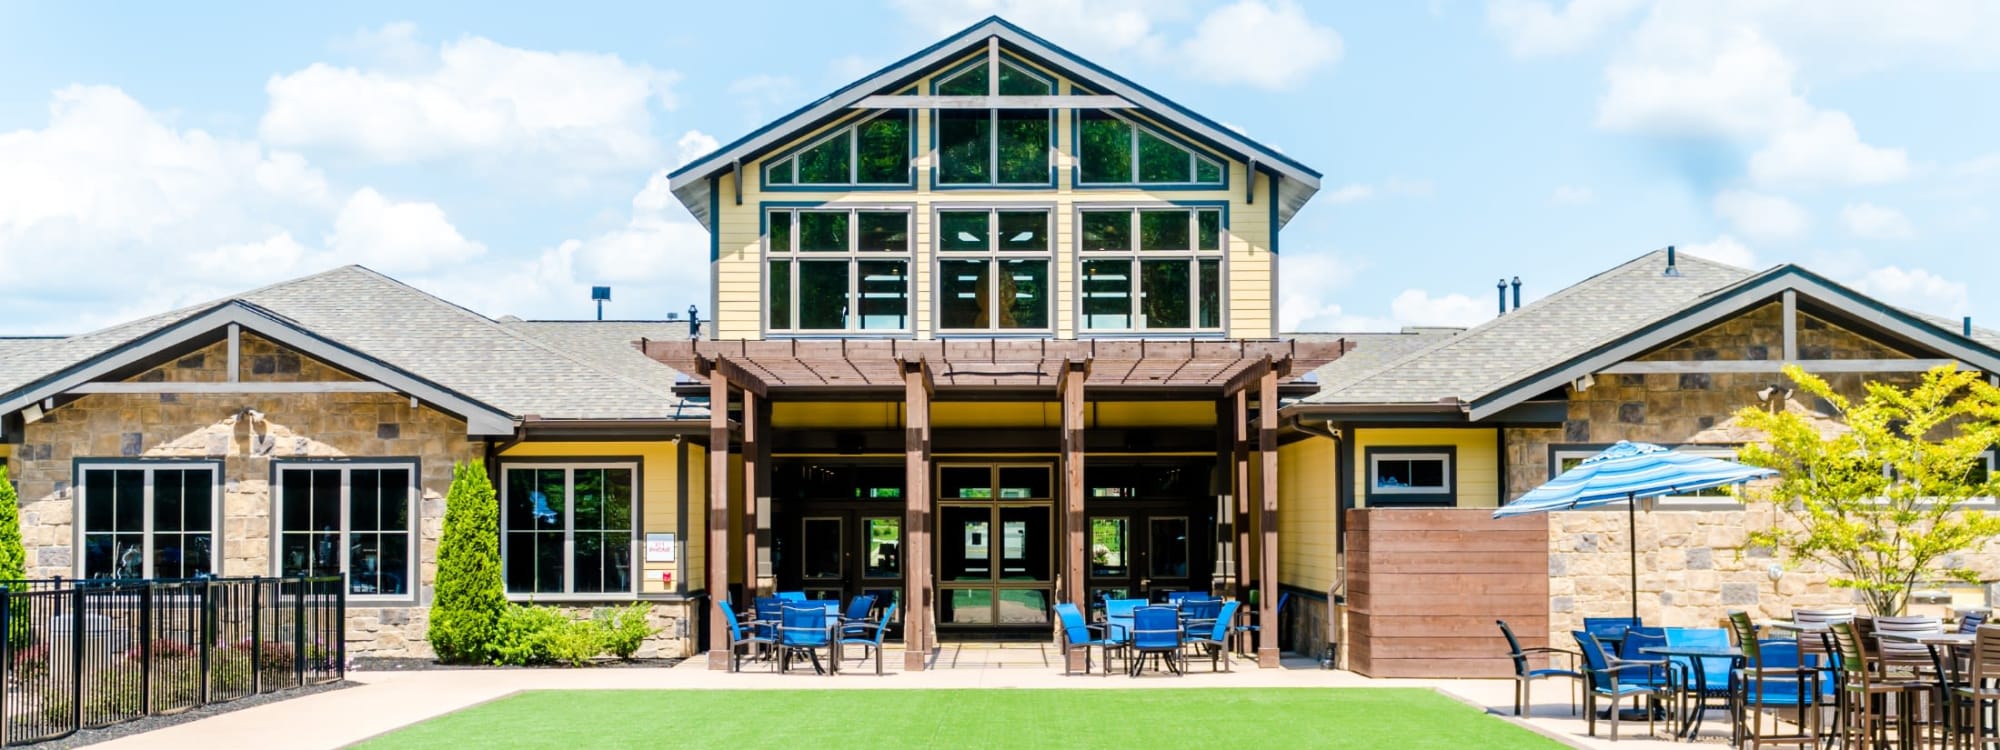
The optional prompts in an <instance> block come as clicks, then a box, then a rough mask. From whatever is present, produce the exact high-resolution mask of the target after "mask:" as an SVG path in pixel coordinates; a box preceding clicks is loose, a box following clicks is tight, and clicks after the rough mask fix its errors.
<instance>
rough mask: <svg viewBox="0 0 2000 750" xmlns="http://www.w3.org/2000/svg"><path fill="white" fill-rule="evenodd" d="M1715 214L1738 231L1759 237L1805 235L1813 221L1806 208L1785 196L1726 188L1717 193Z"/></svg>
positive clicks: (1787, 237) (1777, 237)
mask: <svg viewBox="0 0 2000 750" xmlns="http://www.w3.org/2000/svg"><path fill="white" fill-rule="evenodd" d="M1715 213H1716V214H1717V215H1719V216H1721V217H1722V218H1724V219H1727V220H1728V221H1729V222H1730V224H1732V225H1734V226H1735V227H1736V231H1738V232H1742V233H1744V234H1747V235H1750V236H1751V237H1753V238H1757V239H1789V238H1794V237H1798V236H1799V235H1802V234H1805V231H1806V229H1807V228H1808V227H1809V226H1810V225H1811V224H1812V219H1811V217H1810V216H1808V215H1807V214H1806V210H1805V209H1804V208H1802V207H1800V206H1799V204H1797V203H1793V202H1792V201H1790V200H1789V199H1786V198H1785V197H1783V196H1779V195H1771V194H1769V193H1758V192H1753V191H1749V190H1724V191H1722V192H1720V193H1717V194H1716V195H1715Z"/></svg>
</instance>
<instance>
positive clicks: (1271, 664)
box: [1257, 371, 1278, 669]
mask: <svg viewBox="0 0 2000 750" xmlns="http://www.w3.org/2000/svg"><path fill="white" fill-rule="evenodd" d="M1257 451H1258V458H1259V459H1260V461H1259V465H1258V472H1257V481H1258V482H1259V483H1261V486H1259V487H1258V488H1257V490H1258V492H1257V494H1258V496H1259V497H1260V498H1261V500H1262V506H1263V507H1262V512H1261V514H1260V515H1259V516H1258V518H1257V521H1258V528H1257V530H1258V531H1260V532H1262V533H1263V535H1264V539H1263V544H1261V545H1259V546H1258V557H1259V558H1260V562H1261V566H1260V569H1259V571H1258V573H1257V576H1258V579H1259V583H1260V584H1261V585H1260V586H1259V587H1258V588H1259V591H1258V594H1257V596H1258V600H1257V608H1258V609H1259V610H1261V611H1260V612H1259V614H1258V617H1257V620H1258V631H1259V632H1258V636H1259V638H1258V643H1257V666H1259V667H1265V668H1271V669H1275V668H1277V666H1278V373H1277V372H1276V371H1271V372H1266V373H1264V377H1262V378H1260V379H1258V381H1257Z"/></svg>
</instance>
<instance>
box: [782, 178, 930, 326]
mask: <svg viewBox="0 0 2000 750" xmlns="http://www.w3.org/2000/svg"><path fill="white" fill-rule="evenodd" d="M890 215H893V216H895V217H897V219H898V220H900V221H901V222H902V228H901V231H900V234H898V235H896V236H897V237H899V239H898V240H897V242H898V243H900V245H901V247H900V249H895V248H889V247H884V248H881V249H875V248H864V247H863V246H862V244H861V242H862V239H863V238H862V231H861V230H862V227H861V224H862V221H863V217H864V216H873V217H881V216H890ZM824 216H845V217H846V226H845V227H844V229H843V230H842V231H843V233H844V235H845V239H844V243H845V248H844V249H813V248H806V247H804V245H803V244H802V243H803V242H804V241H806V239H807V238H806V236H805V231H804V227H803V225H804V224H805V222H806V221H807V220H808V219H809V218H812V217H824ZM910 225H911V221H910V208H909V207H908V206H888V207H884V206H871V207H853V208H838V209H826V208H797V209H781V208H773V209H768V210H767V211H766V213H765V232H764V255H765V266H764V267H765V274H764V276H765V293H764V298H765V300H766V304H765V308H764V326H765V330H767V331H770V332H773V333H788V334H836V333H842V332H850V331H870V332H876V333H910V332H911V331H912V330H913V329H912V322H911V314H910V299H911V297H912V294H911V292H912V289H911V287H912V286H914V285H915V283H916V280H915V279H914V278H912V277H911V271H910V269H911V258H912V257H913V256H912V252H911V247H910V236H911V228H910ZM835 263H844V264H845V265H844V269H845V271H844V273H845V279H844V281H843V284H844V286H845V295H844V297H843V302H842V304H841V307H840V310H839V312H838V315H839V317H840V318H841V320H842V324H841V325H840V326H838V327H832V326H813V327H807V326H806V318H807V313H808V310H807V309H806V308H804V307H803V306H802V305H803V304H804V303H805V302H807V301H808V300H807V299H806V295H805V294H804V287H805V286H806V285H805V283H804V281H805V279H804V273H805V271H807V270H808V269H809V268H810V269H812V270H815V271H818V270H820V269H824V268H826V267H828V266H831V265H833V264H835ZM868 272H876V273H875V274H874V275H873V276H872V277H871V276H870V275H869V273H868ZM870 281H875V282H884V283H888V284H889V285H890V286H891V288H892V289H893V288H895V285H897V284H899V285H900V291H869V290H867V289H866V288H865V285H866V284H867V283H868V282H870ZM870 300H876V301H881V302H883V303H885V304H883V305H882V307H883V312H882V313H877V314H875V315H873V316H871V315H870V314H869V311H868V310H867V309H866V308H868V307H869V306H870V305H868V304H867V303H868V302H869V301H870ZM870 317H890V318H893V319H894V320H895V322H896V325H895V326H893V327H891V326H881V325H870V324H869V318H870Z"/></svg>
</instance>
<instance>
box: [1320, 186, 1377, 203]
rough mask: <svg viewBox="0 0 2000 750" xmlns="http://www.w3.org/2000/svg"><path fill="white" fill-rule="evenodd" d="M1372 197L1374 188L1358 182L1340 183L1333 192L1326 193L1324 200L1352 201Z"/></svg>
mask: <svg viewBox="0 0 2000 750" xmlns="http://www.w3.org/2000/svg"><path fill="white" fill-rule="evenodd" d="M1372 197H1375V188H1372V187H1369V186H1367V185H1362V184H1360V183H1351V184H1347V185H1342V186H1340V187H1339V188H1338V189H1336V190H1334V191H1333V192H1331V193H1327V195H1326V198H1325V200H1326V201H1327V202H1329V203H1353V202H1355V201H1360V200H1367V199H1369V198H1372Z"/></svg>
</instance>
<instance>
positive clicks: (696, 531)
mask: <svg viewBox="0 0 2000 750" xmlns="http://www.w3.org/2000/svg"><path fill="white" fill-rule="evenodd" d="M687 491H688V525H687V527H688V533H686V534H683V535H681V536H682V538H683V539H686V540H687V542H686V547H687V564H685V565H682V566H681V570H683V571H685V575H686V576H687V580H686V581H683V582H682V587H683V588H685V589H686V590H688V591H697V590H700V589H704V588H707V586H708V449H707V448H704V447H702V446H699V445H689V446H688V480H687ZM656 575H657V574H656ZM717 593H718V594H719V593H721V592H717Z"/></svg>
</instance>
